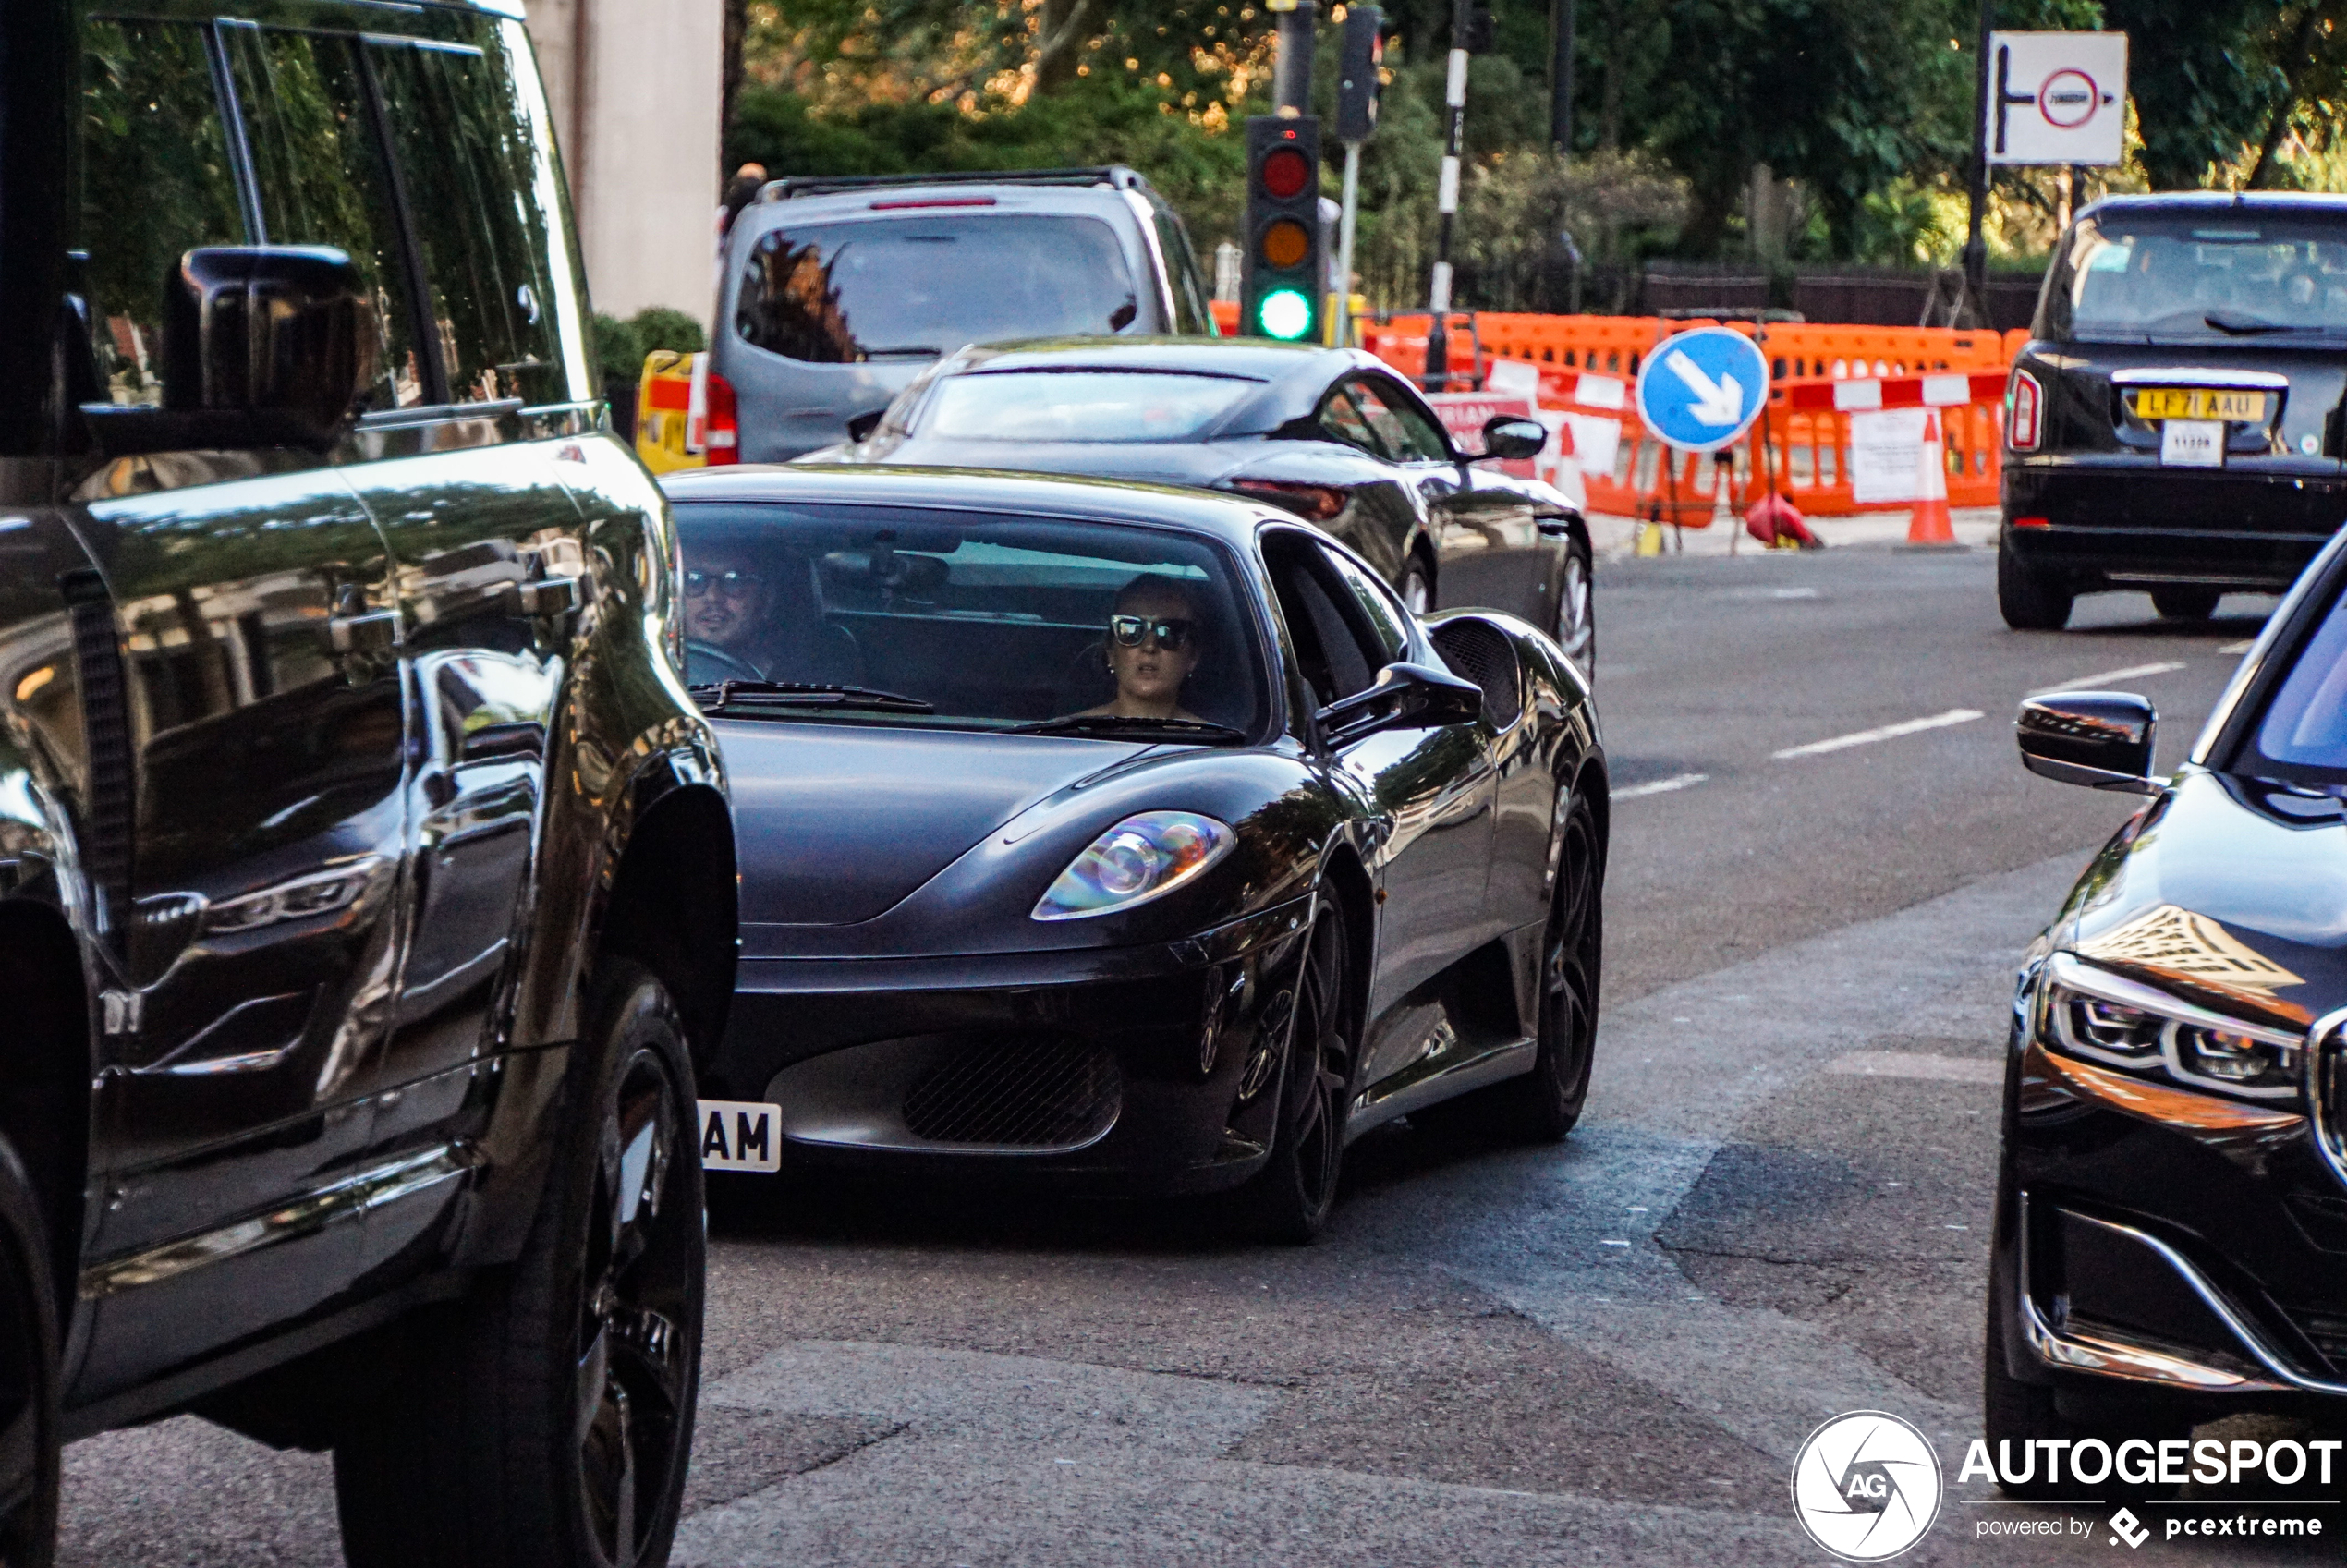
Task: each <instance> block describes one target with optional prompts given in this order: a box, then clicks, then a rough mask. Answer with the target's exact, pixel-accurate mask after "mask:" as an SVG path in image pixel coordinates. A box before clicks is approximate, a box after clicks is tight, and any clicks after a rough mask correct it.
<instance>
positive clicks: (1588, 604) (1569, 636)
mask: <svg viewBox="0 0 2347 1568" xmlns="http://www.w3.org/2000/svg"><path fill="white" fill-rule="evenodd" d="M1557 578H1558V580H1557V614H1556V639H1557V646H1558V647H1559V648H1561V649H1563V650H1564V656H1565V658H1566V659H1567V660H1568V661H1570V662H1572V664H1573V667H1574V668H1575V669H1576V670H1579V671H1580V672H1581V674H1582V675H1584V676H1586V677H1587V679H1588V681H1589V682H1590V684H1591V685H1595V684H1596V683H1597V678H1598V595H1597V577H1596V573H1595V571H1594V570H1593V569H1592V565H1591V562H1590V558H1589V545H1588V541H1587V540H1584V539H1582V538H1580V537H1579V536H1578V535H1575V537H1574V538H1573V539H1572V540H1570V541H1568V542H1567V543H1566V545H1565V551H1564V565H1563V567H1562V568H1561V569H1560V570H1559V572H1558V574H1557Z"/></svg>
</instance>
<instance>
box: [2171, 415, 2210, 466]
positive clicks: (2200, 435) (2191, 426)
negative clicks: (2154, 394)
mask: <svg viewBox="0 0 2347 1568" xmlns="http://www.w3.org/2000/svg"><path fill="white" fill-rule="evenodd" d="M2159 460H2160V462H2162V463H2164V464H2166V465H2167V466H2168V467H2170V468H2223V467H2224V466H2225V422H2224V421H2223V420H2222V419H2169V420H2166V421H2165V422H2163V423H2162V424H2161V425H2160V427H2159Z"/></svg>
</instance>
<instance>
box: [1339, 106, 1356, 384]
mask: <svg viewBox="0 0 2347 1568" xmlns="http://www.w3.org/2000/svg"><path fill="white" fill-rule="evenodd" d="M1360 196H1361V144H1360V143H1359V142H1357V141H1348V142H1346V143H1345V144H1344V216H1342V217H1341V218H1339V219H1338V220H1337V225H1336V346H1338V347H1339V348H1350V347H1351V346H1353V213H1354V208H1355V207H1356V205H1357V204H1358V203H1359V201H1360Z"/></svg>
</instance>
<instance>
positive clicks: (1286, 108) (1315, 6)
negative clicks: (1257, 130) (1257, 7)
mask: <svg viewBox="0 0 2347 1568" xmlns="http://www.w3.org/2000/svg"><path fill="white" fill-rule="evenodd" d="M1264 9H1266V10H1268V11H1270V12H1271V13H1272V14H1273V15H1274V16H1276V17H1277V18H1279V30H1278V39H1279V52H1278V54H1277V55H1276V56H1275V57H1274V59H1273V60H1272V63H1271V103H1272V106H1273V107H1274V108H1275V109H1276V110H1277V111H1278V112H1279V113H1281V114H1283V115H1308V114H1310V113H1311V112H1312V23H1313V20H1314V18H1315V17H1316V16H1317V15H1318V14H1319V9H1320V6H1319V0H1267V4H1266V5H1265V6H1264Z"/></svg>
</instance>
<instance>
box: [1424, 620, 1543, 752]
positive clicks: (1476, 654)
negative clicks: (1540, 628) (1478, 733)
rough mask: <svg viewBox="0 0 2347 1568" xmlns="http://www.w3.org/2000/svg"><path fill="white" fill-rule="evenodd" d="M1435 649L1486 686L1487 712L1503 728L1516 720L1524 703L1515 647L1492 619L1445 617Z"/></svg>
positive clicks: (1469, 678)
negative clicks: (1447, 618) (1450, 618)
mask: <svg viewBox="0 0 2347 1568" xmlns="http://www.w3.org/2000/svg"><path fill="white" fill-rule="evenodd" d="M1433 637H1434V650H1435V651H1436V652H1437V653H1440V654H1441V655H1442V662H1444V663H1446V664H1448V665H1450V666H1451V673H1452V674H1453V675H1456V676H1458V677H1459V678H1460V679H1461V680H1465V681H1473V682H1474V683H1475V684H1476V685H1478V686H1479V687H1482V688H1483V713H1484V717H1486V718H1488V719H1490V721H1491V722H1492V723H1494V724H1497V725H1498V726H1499V727H1500V728H1502V729H1505V728H1507V726H1508V725H1510V724H1513V723H1515V716H1516V713H1517V712H1518V711H1520V710H1521V709H1522V708H1523V706H1524V699H1523V694H1522V691H1521V689H1520V687H1521V686H1522V682H1521V679H1520V677H1519V675H1518V672H1517V669H1516V662H1515V647H1514V644H1513V643H1511V642H1509V641H1508V639H1507V636H1506V634H1505V633H1503V632H1502V631H1501V630H1500V629H1499V628H1498V627H1497V626H1492V625H1491V624H1490V622H1488V621H1478V620H1468V619H1461V620H1453V621H1444V622H1443V623H1442V624H1441V625H1440V626H1436V627H1435V628H1434V630H1433Z"/></svg>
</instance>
